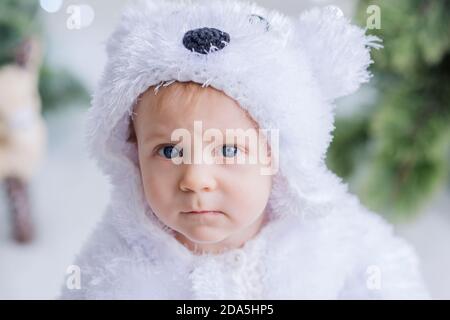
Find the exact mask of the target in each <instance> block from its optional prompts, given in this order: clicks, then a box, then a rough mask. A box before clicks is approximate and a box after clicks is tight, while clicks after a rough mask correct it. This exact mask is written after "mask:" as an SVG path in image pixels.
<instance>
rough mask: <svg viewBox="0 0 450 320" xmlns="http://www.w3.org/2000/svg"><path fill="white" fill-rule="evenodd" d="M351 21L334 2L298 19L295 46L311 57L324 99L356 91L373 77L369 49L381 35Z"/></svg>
mask: <svg viewBox="0 0 450 320" xmlns="http://www.w3.org/2000/svg"><path fill="white" fill-rule="evenodd" d="M365 31H366V29H362V28H360V27H358V26H356V25H352V24H351V23H350V20H349V19H347V18H345V17H344V15H343V13H342V11H341V9H339V8H338V7H335V6H327V7H322V8H313V9H311V10H308V11H305V12H303V13H301V14H300V17H299V18H298V19H297V20H296V22H295V40H294V41H295V46H296V47H298V48H299V49H300V50H302V52H303V53H304V54H305V55H306V57H307V58H308V60H309V62H310V64H311V68H312V72H313V75H314V77H315V78H316V81H317V83H318V84H319V87H320V89H321V92H322V94H324V96H325V99H327V100H328V101H333V100H335V99H337V98H339V97H343V96H346V95H349V94H351V93H353V92H355V91H356V90H357V89H358V88H359V87H360V85H361V84H362V83H365V82H368V81H369V79H370V78H371V76H372V75H371V74H370V72H369V71H368V70H367V68H368V67H369V65H370V64H371V63H373V61H372V60H371V58H370V49H371V48H375V49H379V48H382V47H383V46H382V45H381V44H380V42H381V39H379V38H378V37H376V36H372V35H366V34H365Z"/></svg>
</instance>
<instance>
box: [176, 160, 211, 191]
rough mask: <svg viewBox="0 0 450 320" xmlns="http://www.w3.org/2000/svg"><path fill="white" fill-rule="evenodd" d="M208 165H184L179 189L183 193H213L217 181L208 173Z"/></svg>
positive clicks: (209, 168)
mask: <svg viewBox="0 0 450 320" xmlns="http://www.w3.org/2000/svg"><path fill="white" fill-rule="evenodd" d="M211 169H212V168H211V166H210V165H208V164H186V165H185V168H184V172H183V175H182V176H181V179H180V182H179V188H180V190H181V191H184V192H189V191H192V192H202V191H206V192H208V191H213V190H214V189H216V188H217V181H216V179H215V178H214V177H213V175H212V173H211V172H210V170H211Z"/></svg>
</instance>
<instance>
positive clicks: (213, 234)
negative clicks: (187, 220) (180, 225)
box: [180, 225, 230, 245]
mask: <svg viewBox="0 0 450 320" xmlns="http://www.w3.org/2000/svg"><path fill="white" fill-rule="evenodd" d="M180 233H181V234H182V235H183V236H184V237H185V238H186V239H188V240H189V241H191V242H192V243H194V244H199V245H207V244H219V243H220V242H222V241H224V240H225V239H227V238H228V237H229V236H230V235H229V233H228V232H226V230H221V228H217V227H211V226H207V225H199V226H195V227H190V228H189V229H187V230H182V232H180Z"/></svg>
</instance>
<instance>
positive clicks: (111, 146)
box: [62, 0, 428, 299]
mask: <svg viewBox="0 0 450 320" xmlns="http://www.w3.org/2000/svg"><path fill="white" fill-rule="evenodd" d="M380 47H381V46H380V44H379V39H378V38H376V37H373V36H368V35H365V31H364V30H363V29H361V28H359V27H356V26H354V25H351V24H350V22H349V21H348V20H347V19H346V18H344V17H343V15H342V12H341V11H340V10H339V9H337V8H334V7H325V8H315V9H312V10H309V11H306V12H304V13H302V14H301V15H300V17H298V18H297V19H291V18H288V17H286V16H283V15H281V14H280V13H278V12H276V11H268V10H265V9H263V8H261V7H259V6H257V5H255V4H252V3H245V2H240V1H204V2H196V3H192V2H172V1H171V2H168V1H167V2H166V1H157V0H154V1H150V0H147V1H145V0H144V1H139V2H135V3H133V4H131V5H130V6H129V7H128V8H127V9H126V10H125V12H124V14H123V16H122V19H121V21H120V23H119V25H118V27H117V29H116V31H115V32H114V33H113V35H112V36H111V38H110V39H109V41H108V44H107V52H108V63H107V65H106V68H105V72H104V74H103V76H102V79H101V81H100V83H99V86H98V88H97V90H96V93H95V95H94V99H93V101H92V104H93V106H92V108H91V109H90V111H89V118H88V136H87V137H88V141H89V146H90V151H91V153H92V156H93V157H94V158H95V159H96V160H97V161H98V164H99V166H100V167H101V168H102V169H103V170H104V172H105V174H106V175H107V176H108V177H109V178H110V182H111V184H112V196H111V200H110V203H109V205H108V207H107V208H106V212H105V214H104V216H103V219H102V221H101V222H100V223H99V224H98V225H97V227H96V229H95V230H94V232H93V233H92V236H91V237H90V239H89V240H88V242H87V243H86V244H85V246H84V248H83V250H82V252H81V253H80V254H79V256H78V257H77V259H76V262H75V266H77V269H75V270H78V272H79V274H78V281H76V283H75V285H74V283H71V282H70V281H69V280H71V279H73V278H72V277H71V278H70V279H67V281H66V283H65V285H64V288H63V293H62V298H64V299H108V298H109V299H121V298H125V299H314V298H318V299H348V298H352V299H373V298H379V299H392V298H427V297H428V294H427V291H426V289H425V287H424V285H423V282H422V279H421V275H420V272H419V263H418V260H417V258H416V255H415V252H414V250H413V249H412V248H411V247H410V246H409V245H408V244H407V243H406V242H405V241H403V240H402V239H400V238H398V237H397V236H395V235H394V234H393V229H392V227H391V226H390V225H388V224H387V223H386V222H385V221H384V220H383V219H382V218H381V217H380V216H379V215H377V214H375V213H373V212H370V211H369V210H367V209H366V208H365V207H364V206H362V205H361V204H360V203H359V201H358V199H357V198H356V197H355V196H354V195H352V194H350V193H349V192H348V189H347V185H346V184H344V183H343V182H342V181H341V179H339V178H338V177H337V176H336V175H334V174H333V173H332V172H330V171H329V170H328V169H327V167H326V165H325V155H326V151H327V148H328V146H329V144H330V141H331V139H332V135H331V133H332V130H333V115H334V108H335V104H334V101H335V100H336V99H337V98H339V97H343V96H346V95H349V94H351V93H353V92H355V91H356V90H357V89H358V88H359V86H360V85H361V84H362V83H364V82H367V81H368V80H369V78H370V74H369V72H368V70H367V68H368V66H369V65H370V63H371V62H372V61H371V59H370V49H371V48H380Z"/></svg>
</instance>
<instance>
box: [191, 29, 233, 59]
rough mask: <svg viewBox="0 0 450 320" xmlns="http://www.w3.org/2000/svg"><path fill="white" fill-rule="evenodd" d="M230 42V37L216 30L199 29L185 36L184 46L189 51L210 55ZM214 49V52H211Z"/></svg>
mask: <svg viewBox="0 0 450 320" xmlns="http://www.w3.org/2000/svg"><path fill="white" fill-rule="evenodd" d="M229 42H230V35H229V34H228V33H226V32H224V31H221V30H219V29H215V28H199V29H193V30H189V31H188V32H186V33H185V34H184V37H183V45H184V46H185V47H186V49H188V50H189V51H195V52H198V53H201V54H208V53H210V52H213V51H218V50H221V49H223V48H225V46H226V45H227V44H228V43H229ZM211 49H212V50H211Z"/></svg>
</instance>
